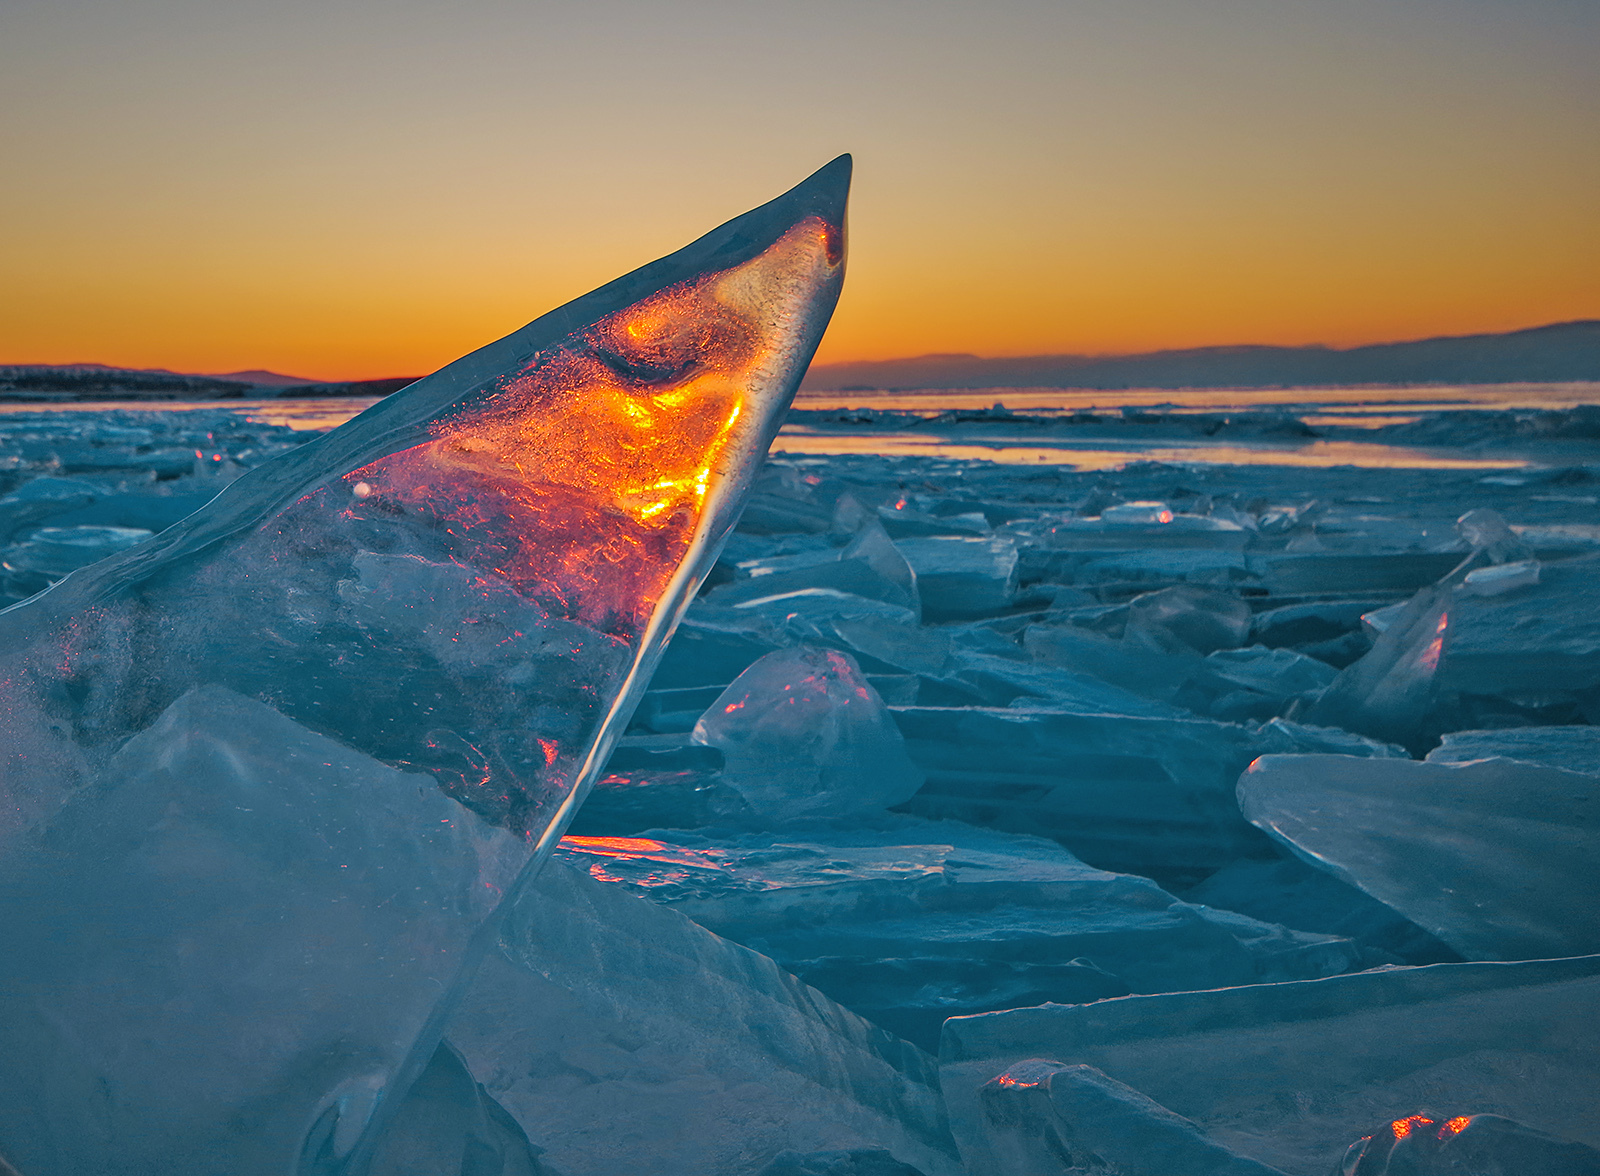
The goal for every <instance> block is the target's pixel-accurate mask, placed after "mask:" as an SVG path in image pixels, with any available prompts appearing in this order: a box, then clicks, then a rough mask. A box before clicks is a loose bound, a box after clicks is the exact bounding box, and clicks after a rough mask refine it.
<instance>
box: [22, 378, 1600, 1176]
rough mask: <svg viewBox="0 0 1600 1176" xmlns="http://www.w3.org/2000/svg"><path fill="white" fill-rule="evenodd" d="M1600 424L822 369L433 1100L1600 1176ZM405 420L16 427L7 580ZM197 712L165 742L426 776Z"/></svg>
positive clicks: (1426, 402) (1128, 1167)
mask: <svg viewBox="0 0 1600 1176" xmlns="http://www.w3.org/2000/svg"><path fill="white" fill-rule="evenodd" d="M1596 402H1600V386H1596V385H1539V386H1532V385H1522V386H1518V385H1509V386H1487V387H1457V388H1421V389H1419V388H1406V389H1388V390H1382V389H1358V390H1352V389H1287V390H1271V391H1260V390H1252V391H1248V392H1240V391H1231V392H1230V391H1226V390H1223V391H1216V390H1205V391H1196V392H1192V393H1191V392H1174V391H1172V390H1160V391H1157V392H1148V393H1146V392H1138V391H1134V392H1122V391H1118V392H1092V393H1091V392H1062V391H1060V390H1037V389H1035V390H1028V389H993V390H983V391H981V392H976V393H959V394H952V393H943V392H940V393H897V394H893V395H869V394H865V393H848V394H838V395H835V394H828V395H826V396H823V395H815V396H804V397H802V398H801V399H800V400H799V401H798V402H797V404H796V409H795V411H794V413H792V414H791V417H790V419H789V422H788V423H787V424H786V426H785V428H784V430H783V432H782V433H781V435H780V436H779V438H778V441H777V442H776V444H775V445H774V446H773V450H772V453H771V455H770V458H769V461H768V463H767V465H766V467H765V468H764V469H763V471H762V472H761V474H760V476H759V479H758V481H757V485H756V488H755V492H754V494H753V496H752V498H751V500H750V502H749V504H748V506H747V508H746V510H745V512H744V515H743V518H742V522H741V523H740V525H739V527H738V529H737V530H736V531H735V532H734V533H733V535H732V536H731V538H730V539H729V542H728V544H727V547H726V549H725V550H724V551H723V553H722V556H721V558H720V560H719V562H718V563H717V565H716V567H715V569H714V570H713V572H712V574H711V576H710V577H709V579H708V580H707V582H706V585H705V587H704V588H703V590H702V591H701V592H700V594H699V596H698V597H697V598H696V600H695V601H694V603H693V604H692V605H691V606H690V607H689V609H688V611H687V613H686V615H685V617H684V619H683V621H682V624H681V625H680V627H679V630H678V633H677V635H676V637H675V638H674V639H673V641H672V643H671V644H670V646H669V647H668V649H667V652H666V655H665V657H664V658H663V660H662V662H661V663H660V665H659V666H658V667H657V669H656V671H655V676H654V678H653V679H652V680H651V681H650V683H649V688H648V690H647V691H646V692H645V693H644V695H643V697H642V699H641V701H640V705H639V707H638V710H637V712H636V713H635V715H634V717H633V720H632V723H631V725H630V726H629V728H628V730H627V733H626V735H625V736H624V737H623V738H622V740H621V742H620V744H619V745H618V747H617V748H616V749H615V751H614V752H613V753H612V755H611V759H610V761H609V763H608V765H607V769H606V772H605V774H604V776H603V778H602V779H601V781H600V783H599V784H598V785H597V786H596V788H595V790H594V792H593V793H592V794H591V795H590V797H589V798H588V800H587V801H586V802H585V804H584V805H583V807H582V808H581V809H580V810H579V812H578V815H577V818H576V821H575V823H574V824H573V826H572V828H571V829H570V831H569V836H567V837H566V838H565V840H564V841H563V842H562V844H561V848H560V849H559V851H558V853H557V859H556V862H557V864H556V865H554V866H553V867H552V868H551V870H550V871H549V872H548V874H547V875H546V877H545V879H544V880H543V881H542V882H541V884H540V886H539V887H538V888H537V889H536V890H535V891H533V892H530V893H529V894H527V895H525V896H524V897H523V899H522V900H520V902H519V903H518V909H517V911H516V912H515V913H514V914H513V917H512V921H511V923H510V925H509V926H508V929H507V931H506V933H505V936H504V937H503V940H502V943H501V946H500V949H499V950H498V952H497V954H494V955H493V956H492V959H491V963H490V964H489V965H487V966H486V967H485V969H484V971H483V972H482V974H481V977H480V980H479V982H478V983H476V984H475V986H474V987H473V988H472V990H471V991H470V992H469V994H468V996H467V998H466V999H465V1000H464V1002H463V1004H462V1006H461V1007H460V1008H459V1009H458V1011H457V1012H456V1013H455V1014H453V1019H452V1021H451V1023H450V1026H449V1028H448V1029H447V1040H448V1042H449V1045H448V1048H444V1047H442V1048H441V1053H440V1054H439V1055H438V1056H436V1057H435V1059H434V1061H433V1062H432V1063H430V1066H429V1071H428V1073H429V1074H430V1075H431V1076H432V1077H431V1078H430V1081H434V1082H436V1083H437V1084H438V1089H439V1090H445V1089H446V1088H450V1089H454V1087H450V1085H449V1084H450V1082H456V1083H457V1086H459V1087H460V1088H461V1089H466V1090H470V1091H472V1092H473V1093H471V1097H470V1099H467V1101H466V1102H465V1103H462V1104H461V1105H462V1106H466V1105H468V1104H469V1103H470V1107H471V1113H472V1114H474V1115H479V1116H480V1118H481V1117H482V1116H483V1115H485V1114H489V1112H485V1111H483V1110H482V1108H481V1107H480V1105H479V1102H478V1099H479V1094H478V1093H477V1088H476V1087H475V1086H474V1085H473V1080H474V1079H475V1080H476V1081H477V1082H481V1083H482V1084H483V1090H484V1092H485V1093H484V1094H483V1096H482V1097H483V1099H485V1100H487V1103H488V1104H492V1109H493V1113H492V1114H489V1117H488V1118H487V1119H484V1123H486V1124H489V1126H482V1127H481V1129H482V1131H483V1132H486V1133H488V1134H489V1135H492V1134H493V1132H492V1131H491V1127H492V1126H493V1125H494V1124H500V1126H498V1127H494V1130H501V1129H502V1128H503V1126H504V1122H506V1121H511V1120H514V1121H515V1126H516V1129H517V1130H520V1131H522V1132H525V1133H526V1134H527V1136H528V1137H529V1138H530V1139H531V1140H532V1141H533V1143H534V1144H536V1145H538V1146H539V1147H542V1148H543V1149H544V1154H543V1155H542V1156H541V1157H540V1159H539V1160H538V1161H537V1162H538V1163H539V1164H541V1165H542V1167H541V1168H539V1169H537V1170H539V1171H544V1172H548V1173H551V1174H556V1176H560V1174H565V1176H579V1174H588V1173H592V1174H593V1176H606V1174H608V1173H612V1172H617V1171H624V1170H626V1171H638V1172H652V1173H654V1172H659V1173H661V1174H662V1176H670V1174H672V1173H678V1172H689V1171H693V1172H701V1173H708V1174H712V1176H755V1174H757V1173H764V1174H765V1176H801V1174H807V1173H809V1174H816V1173H825V1174H828V1176H917V1174H921V1176H945V1174H948V1176H959V1174H961V1173H971V1174H974V1176H980V1174H985V1173H996V1174H998V1173H1006V1174H1008V1176H1009V1174H1013V1173H1015V1174H1027V1176H1032V1174H1033V1173H1064V1172H1072V1171H1096V1172H1104V1173H1110V1174H1112V1176H1200V1174H1201V1173H1216V1172H1224V1171H1226V1172H1231V1173H1239V1174H1241V1176H1242V1174H1244V1173H1253V1174H1254V1176H1273V1174H1274V1173H1276V1174H1278V1176H1326V1174H1327V1172H1328V1171H1330V1170H1333V1169H1334V1167H1335V1165H1336V1164H1339V1163H1340V1162H1341V1156H1344V1155H1345V1153H1346V1149H1347V1148H1350V1147H1351V1146H1352V1145H1354V1146H1355V1148H1356V1151H1354V1152H1352V1153H1351V1157H1353V1158H1346V1159H1345V1160H1344V1161H1343V1163H1344V1164H1345V1167H1343V1168H1341V1169H1340V1170H1341V1171H1343V1172H1345V1173H1347V1174H1350V1176H1380V1174H1381V1173H1383V1172H1384V1171H1386V1170H1387V1171H1393V1172H1398V1171H1401V1170H1404V1171H1407V1172H1419V1173H1439V1174H1443V1173H1445V1172H1459V1171H1470V1172H1480V1171H1481V1172H1499V1171H1517V1172H1519V1173H1520V1174H1521V1176H1557V1174H1558V1173H1559V1174H1566V1173H1592V1172H1594V1171H1595V1170H1596V1169H1595V1168H1594V1166H1593V1165H1594V1162H1595V1159H1596V1156H1597V1155H1600V1153H1596V1152H1595V1151H1593V1150H1592V1149H1595V1148H1600V1116H1597V1115H1596V1113H1595V1110H1594V1105H1593V1098H1592V1095H1590V1094H1589V1093H1587V1092H1592V1091H1593V1090H1594V1089H1596V1088H1597V1086H1600V1061H1597V1059H1600V1043H1597V1041H1596V1039H1595V1036H1594V1026H1596V1025H1600V923H1597V922H1596V920H1595V917H1594V911H1595V910H1597V909H1600V891H1597V889H1596V887H1597V882H1596V879H1597V878H1600V851H1597V848H1596V847H1597V845H1600V829H1597V828H1596V812H1597V809H1600V739H1597V738H1596V737H1595V732H1596V730H1597V729H1600V728H1597V727H1596V726H1595V724H1596V722H1597V720H1600V587H1597V585H1600V409H1595V408H1593V407H1589V406H1591V405H1593V404H1595V403H1596ZM371 403H373V402H372V401H370V400H294V399H277V400H260V401H223V402H216V403H210V404H179V403H161V404H151V403H139V404H129V403H123V404H99V405H90V404H72V405H63V406H50V407H41V406H36V405H7V406H4V407H0V603H12V602H15V601H19V600H22V599H24V598H26V597H28V596H29V595H31V594H32V593H35V592H37V591H39V590H41V589H44V588H46V587H47V586H48V585H50V584H51V583H53V582H55V581H58V580H60V579H61V578H62V577H64V576H66V575H68V574H70V573H71V572H72V571H74V570H75V569H77V568H81V567H86V566H88V565H90V564H91V563H93V562H95V561H96V560H98V559H100V558H103V557H105V556H108V555H112V554H115V553H117V552H120V551H123V550H126V549H128V548H129V547H132V546H135V545H137V544H139V543H140V542H142V541H143V540H145V539H147V538H150V537H151V536H152V535H154V534H155V533H158V532H160V531H161V530H163V529H164V528H165V527H167V526H170V525H171V524H173V523H175V522H177V521H178V520H179V519H181V518H183V517H184V516H185V515H187V514H189V513H190V512H192V511H193V510H195V509H197V508H198V507H200V506H201V505H203V504H205V503H206V502H207V501H208V500H209V499H210V498H212V497H213V496H214V495H215V494H216V493H217V492H218V491H219V490H221V489H223V488H224V487H226V486H227V485H228V484H229V483H230V482H231V481H232V480H233V479H234V478H236V477H237V476H238V475H239V474H240V473H242V472H243V471H245V470H247V469H250V468H253V467H254V466H257V465H260V464H261V463H263V462H265V461H267V460H269V459H270V458H272V457H274V456H277V455H279V454H282V453H286V452H289V451H291V450H293V449H296V448H297V447H298V446H300V445H301V444H303V443H304V442H306V441H307V440H309V439H310V438H312V437H314V436H315V435H316V434H317V433H318V432H319V431H323V430H327V429H331V428H333V427H334V426H336V425H338V424H340V423H342V422H343V421H345V420H347V419H349V418H350V417H351V416H353V415H355V414H356V413H358V412H360V411H361V410H362V409H363V408H365V407H367V406H368V405H370V404H371ZM997 403H1001V404H1004V405H1005V409H1004V410H1003V411H1002V410H997V409H996V407H995V406H996V404H997ZM346 595H351V596H352V598H354V596H353V590H352V592H351V593H346ZM361 599H363V600H367V599H368V596H367V595H363V596H362V597H361ZM380 603H381V602H380ZM374 607H376V605H374ZM407 607H410V606H409V605H408V606H407ZM440 608H441V610H442V613H447V612H448V611H449V610H448V609H445V608H444V607H443V606H442V605H441V606H440ZM430 615H431V614H430ZM447 622H448V623H453V622H450V618H449V617H448V616H445V617H443V619H442V620H441V621H440V623H441V624H446V623H447ZM430 623H431V622H430ZM480 627H481V626H480ZM518 636H519V637H520V636H521V634H520V633H519V634H518ZM187 705H188V708H189V709H188V710H187V711H184V712H183V713H181V714H176V713H169V715H168V716H167V718H165V719H164V720H163V724H162V726H161V727H159V728H152V732H153V734H152V733H144V734H141V735H139V736H137V737H136V738H135V740H133V741H130V742H129V744H128V747H127V749H126V750H125V751H124V752H123V753H120V754H121V756H122V760H119V762H122V761H126V763H127V764H129V765H132V766H131V767H129V768H128V770H129V771H134V770H138V771H146V772H149V771H154V770H155V769H154V768H153V767H150V766H149V765H151V764H162V763H168V762H170V761H171V757H172V756H173V755H175V754H177V752H175V751H173V750H172V748H170V747H166V746H165V745H162V746H157V744H158V743H159V738H168V739H169V741H170V742H172V744H173V747H179V748H180V749H181V748H182V747H189V746H191V745H192V741H193V740H194V739H198V738H200V737H201V736H205V737H206V738H215V739H219V740H231V741H232V742H231V743H230V744H229V746H230V747H233V746H235V745H237V748H245V749H247V750H249V751H250V754H251V755H256V756H258V757H260V758H261V759H262V760H263V762H265V761H270V760H271V759H272V758H273V753H272V750H271V749H273V748H285V749H292V750H293V751H294V754H298V755H302V758H304V757H312V758H315V759H316V760H317V762H323V761H327V762H326V763H325V764H324V766H325V767H330V768H331V767H332V765H333V764H335V763H338V764H340V765H341V767H340V770H341V771H346V772H348V773H350V774H351V775H352V777H355V776H359V777H361V778H362V779H370V780H372V781H374V782H375V784H374V786H378V785H383V786H388V784H387V783H386V782H390V781H393V780H395V779H399V778H400V772H403V771H406V770H408V769H407V768H406V766H405V765H399V771H397V770H396V767H397V765H395V764H391V763H389V762H387V761H384V762H379V761H378V760H376V759H372V758H369V757H367V756H366V755H364V754H363V753H360V752H357V751H354V750H349V749H344V750H342V751H341V750H339V749H335V748H333V745H332V744H330V743H328V741H327V740H325V739H324V738H323V736H321V735H318V734H315V733H314V732H312V731H310V730H308V729H307V728H306V727H304V726H302V725H301V723H300V722H291V721H290V719H289V718H287V717H285V716H284V715H282V714H278V713H277V712H275V711H272V710H271V708H269V707H264V706H261V705H260V704H259V703H256V702H253V701H247V700H244V699H241V698H239V697H238V696H237V695H234V694H231V693H230V692H228V691H223V690H221V689H220V688H219V689H218V691H217V693H216V695H215V696H210V695H207V696H203V697H195V698H192V699H191V701H190V703H189V704H187ZM208 716H209V717H208ZM169 728H170V730H169ZM180 736H181V738H180ZM158 737H159V738H158ZM185 740H189V741H190V742H184V741H185ZM141 741H142V742H141ZM313 753H314V755H313ZM240 754H241V755H242V753H240ZM286 754H287V753H286ZM340 755H343V756H346V758H348V760H349V763H348V764H346V763H345V762H344V760H341V759H337V758H335V757H336V756H340ZM140 757H143V758H140ZM164 757H165V758H164ZM146 761H148V763H147V762H146ZM405 779H414V777H410V776H407V777H405ZM314 783H315V781H311V782H310V783H306V782H305V781H302V782H301V784H297V785H296V786H302V785H303V786H307V787H310V786H312V784H314ZM435 799H437V800H438V802H439V803H440V804H443V803H446V802H445V801H444V800H443V798H435ZM1550 957H1556V958H1554V959H1553V960H1552V959H1551V958H1550ZM949 1018H960V1019H959V1020H953V1021H952V1020H949ZM469 1072H470V1073H469ZM462 1075H466V1077H465V1078H463V1077H461V1076H462ZM452 1076H454V1077H452ZM462 1083H465V1085H464V1086H463V1085H462ZM417 1089H422V1085H421V1084H420V1083H419V1087H418V1088H417ZM408 1097H410V1098H413V1099H420V1100H421V1102H420V1103H419V1104H418V1109H417V1111H416V1116H417V1121H418V1122H425V1121H430V1120H428V1116H429V1115H433V1114H437V1113H440V1112H439V1108H440V1106H442V1105H445V1104H449V1106H451V1107H454V1108H455V1110H452V1111H451V1113H452V1114H454V1113H455V1112H456V1111H457V1110H460V1107H458V1106H456V1104H455V1103H450V1101H449V1100H450V1098H454V1097H456V1096H454V1095H452V1096H449V1098H447V1097H445V1096H444V1095H425V1094H423V1095H419V1094H417V1093H416V1091H415V1090H414V1091H413V1094H412V1095H411V1096H408ZM461 1097H462V1098H466V1096H461ZM428 1098H435V1099H436V1100H437V1099H443V1100H444V1101H443V1103H439V1102H437V1101H436V1102H435V1103H429V1102H428V1101H427V1100H428ZM408 1105H410V1104H409V1103H408ZM461 1113H462V1114H463V1115H464V1114H466V1113H467V1112H465V1111H462V1112H461ZM495 1115H499V1116H504V1117H505V1119H504V1120H502V1119H498V1118H495V1117H494V1116H495ZM474 1121H475V1122H476V1121H477V1120H474ZM475 1129H476V1128H475ZM486 1138H487V1135H486ZM494 1138H496V1139H500V1138H501V1137H500V1136H495V1137H494ZM495 1146H497V1147H498V1146H501V1144H499V1143H497V1144H496V1145H495ZM1391 1152H1392V1153H1393V1155H1392V1156H1391V1155H1390V1153H1391ZM1462 1156H1467V1157H1468V1159H1469V1160H1470V1161H1471V1163H1474V1164H1478V1165H1479V1167H1471V1166H1470V1165H1469V1166H1467V1167H1462V1166H1460V1165H1456V1166H1454V1167H1452V1166H1450V1165H1452V1164H1456V1160H1457V1159H1458V1158H1460V1157H1462ZM786 1157H787V1158H786ZM1064 1157H1065V1158H1064ZM1473 1157H1476V1158H1473ZM1485 1157H1488V1158H1487V1159H1486V1158H1485ZM1068 1160H1070V1161H1072V1163H1074V1164H1076V1165H1077V1166H1076V1167H1068V1166H1064V1165H1065V1164H1066V1163H1067V1161H1068ZM1491 1160H1492V1161H1493V1162H1494V1163H1496V1164H1499V1165H1500V1167H1499V1168H1493V1167H1487V1166H1485V1165H1487V1164H1489V1163H1490V1161H1491ZM1462 1163H1467V1161H1466V1160H1463V1161H1462ZM1097 1164H1098V1165H1099V1166H1098V1167H1096V1166H1095V1165H1097ZM1562 1164H1565V1165H1567V1166H1566V1167H1562V1166H1561V1165H1562ZM1052 1165H1053V1166H1052ZM1384 1165H1390V1166H1389V1167H1388V1168H1385V1167H1384ZM1404 1165H1410V1166H1404ZM1430 1165H1431V1166H1430ZM1584 1165H1589V1166H1588V1167H1585V1166H1584ZM452 1170H453V1169H452ZM505 1170H506V1171H508V1172H509V1171H511V1170H512V1169H509V1168H508V1169H505ZM517 1170H518V1171H526V1170H527V1169H517ZM380 1171H381V1169H380Z"/></svg>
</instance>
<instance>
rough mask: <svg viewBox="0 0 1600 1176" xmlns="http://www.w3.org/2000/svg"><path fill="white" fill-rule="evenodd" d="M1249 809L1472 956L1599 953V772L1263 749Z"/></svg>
mask: <svg viewBox="0 0 1600 1176" xmlns="http://www.w3.org/2000/svg"><path fill="white" fill-rule="evenodd" d="M1239 802H1240V805H1241V807H1242V808H1243V811H1244V814H1245V816H1247V817H1249V818H1250V819H1251V820H1252V821H1253V822H1255V823H1256V824H1257V825H1259V826H1260V827H1261V828H1263V829H1265V830H1266V831H1267V832H1269V833H1271V834H1272V835H1273V836H1274V837H1277V838H1279V839H1280V840H1282V841H1283V842H1284V843H1285V844H1286V845H1288V846H1289V847H1290V848H1291V849H1293V850H1294V851H1295V852H1296V853H1298V854H1300V855H1301V856H1302V857H1304V858H1305V860H1306V861H1308V862H1310V863H1311V864H1312V865H1314V866H1317V867H1319V868H1322V869H1325V870H1328V871H1329V872H1331V873H1332V874H1334V876H1336V877H1338V878H1340V879H1342V880H1344V881H1346V882H1348V883H1350V884H1351V885H1353V886H1357V887H1359V888H1361V889H1362V890H1364V891H1365V892H1366V893H1368V894H1370V895H1372V896H1373V897H1374V898H1376V899H1378V900H1379V901H1380V902H1383V903H1385V904H1387V905H1388V906H1390V907H1393V908H1394V909H1395V910H1397V911H1399V912H1400V913H1402V914H1404V915H1405V916H1406V917H1407V918H1409V919H1411V920H1412V921H1413V922H1415V923H1417V924H1418V925H1419V926H1421V927H1423V928H1425V929H1426V930H1428V931H1429V932H1431V933H1432V934H1434V935H1436V936H1438V938H1439V939H1441V940H1443V941H1444V942H1445V943H1448V944H1449V945H1450V946H1451V947H1453V948H1455V949H1456V950H1457V951H1459V952H1461V954H1462V955H1463V956H1465V957H1466V958H1468V959H1498V960H1515V959H1541V958H1547V957H1553V956H1569V955H1581V954H1584V953H1586V952H1594V951H1600V775H1593V774H1589V773H1582V772H1573V771H1567V770H1565V769H1563V768H1556V767H1546V766H1543V765H1540V764H1532V763H1525V762H1522V761H1518V760H1513V759H1502V758H1490V759H1475V760H1469V761H1467V762H1454V763H1451V762H1434V763H1417V762H1415V761H1412V760H1403V759H1378V760H1368V759H1356V758H1352V757H1348V756H1337V755H1309V756H1293V755H1290V756H1276V755H1274V756H1266V757H1264V758H1262V759H1259V760H1257V761H1256V762H1255V763H1254V764H1253V765H1252V766H1251V768H1250V770H1249V771H1248V772H1246V773H1245V774H1244V776H1243V777H1242V778H1241V779H1240V781H1239Z"/></svg>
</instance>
